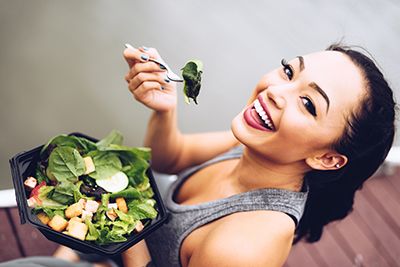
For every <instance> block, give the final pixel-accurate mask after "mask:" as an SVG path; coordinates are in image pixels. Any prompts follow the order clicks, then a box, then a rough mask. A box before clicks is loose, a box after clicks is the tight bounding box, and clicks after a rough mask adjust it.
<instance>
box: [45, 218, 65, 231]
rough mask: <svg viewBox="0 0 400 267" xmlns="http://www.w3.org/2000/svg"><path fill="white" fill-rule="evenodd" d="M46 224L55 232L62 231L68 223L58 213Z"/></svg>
mask: <svg viewBox="0 0 400 267" xmlns="http://www.w3.org/2000/svg"><path fill="white" fill-rule="evenodd" d="M48 225H49V226H50V227H51V228H52V229H53V230H55V231H57V232H62V231H63V230H64V229H65V228H66V227H67V225H68V222H67V220H66V219H64V218H63V217H61V216H60V215H58V214H57V215H54V217H53V218H52V219H51V220H50V221H49V223H48Z"/></svg>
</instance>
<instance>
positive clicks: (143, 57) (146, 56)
mask: <svg viewBox="0 0 400 267" xmlns="http://www.w3.org/2000/svg"><path fill="white" fill-rule="evenodd" d="M140 58H141V59H142V60H144V61H148V60H149V55H146V54H141V55H140Z"/></svg>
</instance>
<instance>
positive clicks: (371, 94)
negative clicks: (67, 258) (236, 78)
mask: <svg viewBox="0 0 400 267" xmlns="http://www.w3.org/2000/svg"><path fill="white" fill-rule="evenodd" d="M124 56H125V59H126V60H127V61H128V63H129V67H130V71H129V72H128V74H127V75H126V77H125V79H126V81H127V82H128V87H129V90H130V91H131V92H132V94H133V96H134V97H135V99H136V100H137V101H139V102H141V103H143V104H144V105H145V106H147V107H149V108H150V109H152V110H153V114H152V116H151V118H150V121H149V126H148V132H147V135H146V140H145V145H146V146H149V147H151V149H152V166H153V168H154V169H155V170H157V171H160V172H165V173H179V172H181V171H183V170H186V171H184V172H183V173H182V174H181V175H180V177H179V179H178V181H177V183H176V184H175V185H174V186H173V188H172V189H171V190H170V194H169V195H168V197H167V200H166V205H167V208H168V209H169V211H170V213H171V218H170V220H169V222H168V223H167V224H166V225H165V226H163V227H162V228H161V229H160V230H158V231H156V233H154V235H151V236H150V237H149V238H148V239H147V240H146V242H147V246H148V249H149V251H150V254H151V257H152V260H153V262H154V263H155V265H156V266H179V265H182V266H281V265H283V263H284V262H285V260H286V258H287V256H288V254H289V251H290V248H291V246H292V243H293V241H294V240H295V241H298V240H300V239H302V238H303V237H305V238H306V239H307V240H308V241H309V242H314V241H317V240H319V239H320V237H321V235H322V230H323V227H324V225H326V224H327V223H329V222H331V221H333V220H337V219H341V218H343V217H345V216H346V215H347V214H348V213H349V212H350V211H351V208H352V205H353V199H354V194H355V191H356V190H357V189H359V188H360V187H361V186H362V183H363V182H364V181H365V180H366V179H367V178H368V177H370V176H371V175H372V174H373V173H374V172H375V171H376V169H377V168H378V167H379V165H380V164H381V163H382V162H383V161H384V159H385V157H386V155H387V153H388V151H389V149H390V147H391V145H392V142H393V138H394V117H395V111H394V109H395V103H394V101H393V94H392V91H391V89H390V88H389V86H388V84H387V82H386V81H385V79H384V77H383V75H382V73H381V72H380V71H379V70H378V68H377V67H376V66H375V64H374V63H373V62H372V61H371V60H370V59H369V58H368V57H366V56H365V55H363V54H362V53H360V52H357V51H354V50H352V49H351V48H349V47H344V46H341V45H332V46H330V47H329V48H328V49H327V50H326V51H323V52H318V53H313V54H309V55H306V56H299V57H297V58H295V59H293V60H291V61H289V62H286V61H285V60H282V62H281V65H282V66H281V67H279V68H277V69H275V70H274V71H272V72H270V73H268V74H266V75H264V76H263V77H262V78H261V80H260V81H259V83H258V84H257V86H256V88H255V89H254V91H253V93H252V96H251V98H250V101H249V102H248V104H247V106H246V107H245V108H244V109H243V110H242V112H240V113H239V114H238V115H237V116H236V117H235V118H234V119H233V121H232V125H231V131H229V132H215V133H204V134H193V135H183V134H182V133H181V132H180V131H179V130H178V127H177V120H176V113H177V111H176V102H177V97H176V85H175V83H173V82H169V81H168V79H166V76H165V72H164V70H163V69H160V67H159V66H158V65H157V64H155V63H153V62H150V61H148V59H149V57H153V58H159V57H160V56H159V54H158V53H157V51H156V50H155V49H147V48H140V49H138V50H134V49H126V50H125V51H124ZM238 145H239V146H238ZM234 147H236V148H235V149H233V150H232V148H234ZM227 151H229V152H227ZM223 153H225V154H223ZM221 154H223V155H222V156H221ZM199 165H200V166H199ZM193 166H196V167H194V168H193ZM187 168H189V170H187ZM141 245H142V247H141V248H140V247H139V246H135V247H133V248H131V249H130V250H128V252H127V253H125V262H126V263H127V264H128V266H129V261H130V260H133V261H134V260H135V259H138V258H137V256H138V255H143V252H145V251H146V250H147V248H146V247H145V246H146V245H145V244H144V243H142V244H141ZM129 253H130V255H129ZM148 260H150V257H149V258H148V259H145V260H144V262H143V263H145V262H147V261H148Z"/></svg>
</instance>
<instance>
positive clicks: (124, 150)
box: [101, 144, 151, 165]
mask: <svg viewBox="0 0 400 267" xmlns="http://www.w3.org/2000/svg"><path fill="white" fill-rule="evenodd" d="M101 150H102V151H114V152H116V153H118V155H119V157H120V158H121V160H122V162H123V163H124V165H128V164H134V163H135V161H137V160H145V161H149V160H150V157H151V149H150V148H148V147H128V146H122V145H116V144H110V145H109V146H108V147H105V148H103V149H101Z"/></svg>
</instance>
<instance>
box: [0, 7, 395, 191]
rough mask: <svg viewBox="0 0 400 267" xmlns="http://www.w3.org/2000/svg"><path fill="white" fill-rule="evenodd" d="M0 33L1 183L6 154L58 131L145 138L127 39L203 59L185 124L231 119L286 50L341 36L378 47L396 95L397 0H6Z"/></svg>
mask: <svg viewBox="0 0 400 267" xmlns="http://www.w3.org/2000/svg"><path fill="white" fill-rule="evenodd" d="M0 36H1V37H0V38H1V39H0V101H1V103H0V114H1V115H0V127H1V130H0V132H1V138H0V151H1V152H0V189H1V188H9V187H11V186H12V184H11V178H10V171H9V166H8V159H9V158H10V157H12V156H13V155H14V154H15V153H17V152H20V151H23V150H28V149H30V148H33V147H35V146H37V145H40V144H43V143H44V142H46V141H47V140H48V139H49V138H50V137H52V136H54V135H57V134H60V133H70V132H74V131H79V132H82V133H86V134H88V135H91V136H94V137H98V138H101V137H103V136H105V135H106V134H107V133H108V132H109V131H110V130H112V129H118V130H120V131H121V132H122V133H123V134H124V136H125V144H127V145H132V146H139V145H141V144H142V140H143V137H144V132H145V129H146V122H147V119H148V117H149V114H150V112H149V111H148V110H147V109H146V108H144V107H143V106H141V105H140V104H138V103H136V102H135V101H134V100H133V97H132V96H131V94H130V93H129V91H128V90H127V86H126V83H125V81H124V78H123V77H124V75H125V73H126V71H127V66H126V64H125V62H124V60H123V58H122V51H123V48H124V47H123V44H124V43H126V42H129V43H131V44H133V45H135V46H140V45H145V46H152V47H156V48H157V49H158V50H159V51H160V53H161V55H162V56H163V58H164V59H165V60H166V61H167V62H168V64H169V65H170V67H172V68H173V69H175V70H176V71H177V72H178V70H179V69H180V68H181V67H182V66H183V64H184V63H185V62H186V61H187V60H188V59H192V58H199V59H201V60H202V61H203V62H204V66H205V67H204V75H203V85H202V86H203V87H202V92H201V94H200V96H199V99H198V100H199V105H197V106H196V105H194V104H191V105H186V104H184V103H183V96H182V93H181V90H182V87H181V86H180V85H179V87H178V90H179V101H180V103H179V111H180V113H179V124H180V126H181V128H182V130H183V131H184V132H195V131H209V130H223V129H228V128H229V127H230V121H231V119H232V118H233V117H234V116H235V115H236V114H237V113H238V112H239V111H240V110H241V109H242V107H243V106H244V104H245V103H246V100H247V97H248V95H249V93H250V91H251V90H252V89H253V87H254V85H255V84H256V83H257V81H258V79H259V78H260V76H261V75H262V74H264V73H266V72H267V71H269V70H271V69H272V68H275V67H276V66H278V64H279V61H280V59H281V58H282V57H285V58H291V57H293V56H296V55H301V54H306V53H309V52H312V51H316V50H321V49H324V48H325V47H326V46H327V45H328V44H329V43H331V42H333V41H337V40H340V39H341V38H342V37H343V38H344V40H345V42H346V43H349V44H357V45H361V46H364V47H366V48H367V49H368V50H369V51H370V52H371V53H372V54H373V55H374V57H375V58H376V60H377V61H378V62H379V64H380V66H381V67H382V69H383V70H384V73H385V74H386V75H387V77H388V79H389V80H390V82H391V84H392V85H393V87H394V88H396V95H397V96H398V95H399V85H400V76H399V75H398V72H399V62H400V53H399V52H398V47H399V44H400V2H399V1H397V0H384V1H382V0H380V1H372V0H365V1H356V0H350V1H349V0H340V1H312V0H308V1H248V0H243V1H231V0H229V1H211V0H202V1H188V0H170V1H155V0H151V1H150V0H147V1H105V0H104V1H99V0H97V1H94V0H93V1H50V0H49V1H45V0H41V1H33V0H32V1H22V0H9V1H5V0H0ZM397 98H398V97H397ZM397 143H398V142H397Z"/></svg>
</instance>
